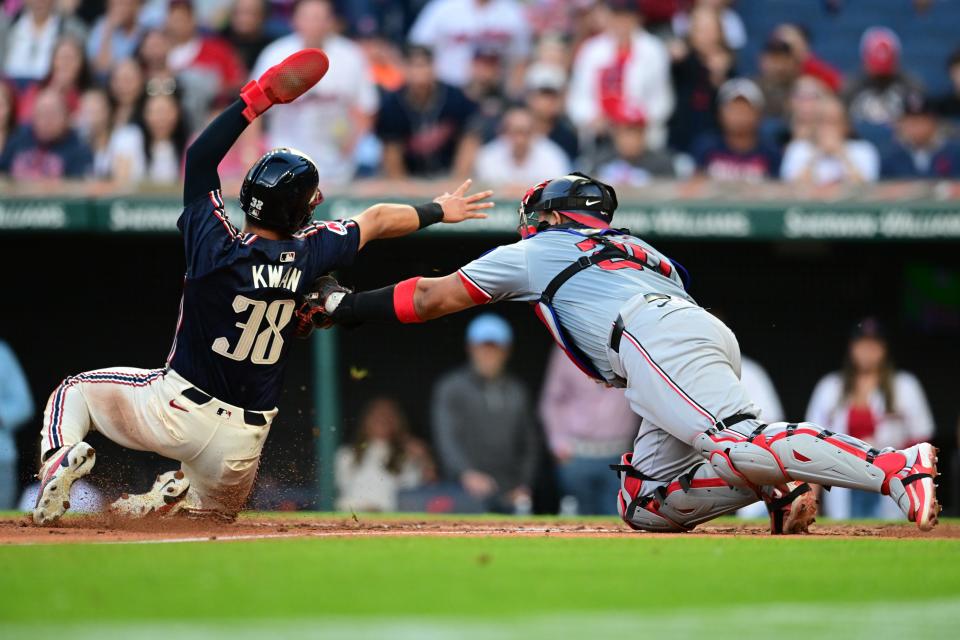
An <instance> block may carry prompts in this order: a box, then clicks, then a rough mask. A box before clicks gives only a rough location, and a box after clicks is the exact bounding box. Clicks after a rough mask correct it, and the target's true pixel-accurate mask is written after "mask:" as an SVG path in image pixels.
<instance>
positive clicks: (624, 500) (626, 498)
mask: <svg viewBox="0 0 960 640" xmlns="http://www.w3.org/2000/svg"><path fill="white" fill-rule="evenodd" d="M627 474H629V471H627V472H626V474H625V475H624V476H622V478H621V491H620V499H619V500H618V505H619V511H620V516H621V517H622V518H623V519H624V521H625V522H626V523H627V524H629V525H630V526H631V527H633V528H634V529H639V530H643V531H661V532H663V531H668V532H669V531H674V532H679V531H689V530H690V529H693V528H694V527H695V526H697V525H698V524H700V523H702V522H706V521H708V520H712V519H714V518H716V517H719V516H722V515H724V514H727V513H732V512H734V511H736V510H737V509H740V508H741V507H745V506H747V505H749V504H752V503H754V502H756V501H757V495H756V494H755V493H754V492H753V491H752V490H749V489H745V488H740V487H731V486H730V485H729V483H727V482H726V481H725V480H724V479H722V478H719V477H718V476H717V474H716V473H715V472H714V470H713V468H712V467H711V466H710V465H708V464H706V463H703V462H698V463H697V464H695V465H693V466H692V467H690V468H689V469H687V470H686V471H685V472H684V473H683V474H681V475H680V476H679V477H678V478H677V479H676V480H674V481H673V482H671V483H669V484H667V485H664V484H662V483H657V482H653V481H650V480H641V479H639V478H638V477H637V475H638V474H634V475H633V477H627ZM644 484H647V485H648V486H649V487H650V488H649V489H648V487H644V486H643V485H644ZM653 487H655V488H653Z"/></svg>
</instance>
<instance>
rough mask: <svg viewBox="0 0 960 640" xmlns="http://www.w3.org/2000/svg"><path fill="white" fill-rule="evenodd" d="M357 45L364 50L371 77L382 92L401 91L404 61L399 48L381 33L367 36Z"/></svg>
mask: <svg viewBox="0 0 960 640" xmlns="http://www.w3.org/2000/svg"><path fill="white" fill-rule="evenodd" d="M357 43H358V44H359V45H360V47H361V48H362V49H363V53H364V55H365V56H366V58H367V64H368V65H369V66H370V76H371V78H372V79H373V82H374V84H376V85H377V87H378V88H379V89H380V91H381V92H385V91H399V90H400V87H402V86H403V83H404V77H403V68H404V61H403V55H402V54H401V53H400V50H399V49H398V48H397V46H396V45H395V44H394V43H393V42H391V41H390V40H387V39H386V38H385V37H384V36H383V35H382V34H380V33H370V34H366V35H364V37H363V38H361V39H359V40H358V41H357Z"/></svg>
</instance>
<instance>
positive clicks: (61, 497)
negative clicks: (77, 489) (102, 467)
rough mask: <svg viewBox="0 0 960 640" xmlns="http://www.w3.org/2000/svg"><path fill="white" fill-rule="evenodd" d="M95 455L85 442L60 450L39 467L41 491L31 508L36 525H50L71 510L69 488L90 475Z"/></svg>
mask: <svg viewBox="0 0 960 640" xmlns="http://www.w3.org/2000/svg"><path fill="white" fill-rule="evenodd" d="M96 460H97V452H96V451H94V449H93V447H91V446H90V445H89V444H87V443H86V442H78V443H77V444H74V445H70V446H66V447H60V449H58V450H57V451H56V453H54V454H53V455H52V456H50V457H49V458H47V461H46V462H45V463H44V464H43V466H41V467H40V473H38V474H37V477H38V478H40V490H39V491H38V492H37V503H36V505H35V506H34V508H33V522H34V523H35V524H41V525H45V524H53V523H54V522H56V521H57V520H59V519H60V517H61V516H62V515H63V514H64V512H65V511H66V510H67V509H69V508H70V488H71V487H72V486H73V483H74V482H76V481H77V480H79V479H80V478H82V477H83V476H85V475H87V474H88V473H90V471H91V470H92V469H93V465H94V463H96Z"/></svg>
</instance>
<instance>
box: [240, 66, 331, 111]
mask: <svg viewBox="0 0 960 640" xmlns="http://www.w3.org/2000/svg"><path fill="white" fill-rule="evenodd" d="M329 68H330V61H329V60H328V59H327V54H325V53H324V52H323V51H321V50H320V49H302V50H300V51H297V52H296V53H294V54H291V55H289V56H287V57H286V58H284V59H283V61H282V62H280V63H279V64H276V65H274V66H272V67H270V68H269V69H267V70H266V71H265V72H264V73H263V75H262V76H260V77H259V78H258V79H257V80H251V81H250V82H248V83H247V84H245V85H244V86H243V88H242V89H241V90H240V98H241V99H242V100H243V101H244V102H245V103H246V105H247V108H246V109H244V110H243V115H244V117H246V119H247V120H248V121H249V122H253V120H254V118H256V117H257V116H259V115H260V114H261V113H263V112H264V111H266V110H267V109H269V108H270V107H272V106H273V105H275V104H286V103H288V102H293V101H294V100H296V99H297V98H299V97H300V96H301V95H303V94H304V93H306V92H307V91H309V90H310V88H311V87H313V85H315V84H317V83H318V82H320V79H321V78H322V77H323V76H324V75H326V73H327V69H329Z"/></svg>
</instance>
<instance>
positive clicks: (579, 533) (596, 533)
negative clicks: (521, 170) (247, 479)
mask: <svg viewBox="0 0 960 640" xmlns="http://www.w3.org/2000/svg"><path fill="white" fill-rule="evenodd" d="M768 535H769V534H768V532H767V528H766V526H765V525H764V524H763V523H761V522H758V521H749V522H738V521H735V520H723V521H720V522H717V523H710V524H705V525H701V526H699V527H697V529H696V530H695V531H693V532H691V533H680V534H654V533H642V532H634V531H630V530H629V529H628V528H627V527H626V526H625V525H624V524H622V523H620V522H619V521H616V520H612V519H611V520H606V519H588V520H554V519H550V520H538V519H535V518H532V519H509V518H501V519H486V518H456V517H449V518H447V517H437V516H428V517H424V518H423V519H418V518H417V517H416V516H405V517H402V518H398V517H396V516H393V517H391V516H377V515H371V514H365V515H362V516H330V515H316V516H310V515H299V516H289V515H286V514H264V513H250V514H244V515H243V516H241V517H240V518H239V519H238V520H237V521H236V522H234V523H222V522H210V521H196V520H179V519H145V520H122V519H117V518H109V517H104V516H69V517H66V518H64V519H63V520H62V521H61V522H60V523H58V524H57V526H54V527H38V526H34V525H33V524H32V523H31V521H30V519H29V517H28V516H19V517H5V518H0V544H3V545H32V544H64V543H71V542H78V543H80V542H82V543H90V542H102V543H163V542H171V543H172V542H188V541H189V542H196V541H203V540H210V541H230V540H256V539H271V538H323V537H361V536H370V537H373V536H446V537H471V536H472V537H537V536H544V537H584V538H590V537H593V538H597V537H625V536H633V537H637V538H654V537H656V538H663V537H713V536H721V537H724V536H725V537H731V536H768ZM790 537H791V538H797V537H798V536H790ZM799 537H806V538H813V539H815V538H827V537H874V538H931V539H950V538H960V524H958V523H955V522H943V523H941V524H940V525H939V526H938V527H936V528H935V529H934V530H933V531H930V532H927V533H923V532H920V531H918V530H917V528H916V527H915V526H914V525H913V524H910V523H855V524H844V523H829V522H828V523H823V524H819V523H818V524H814V525H813V526H812V527H811V532H810V534H808V535H806V536H799Z"/></svg>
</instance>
